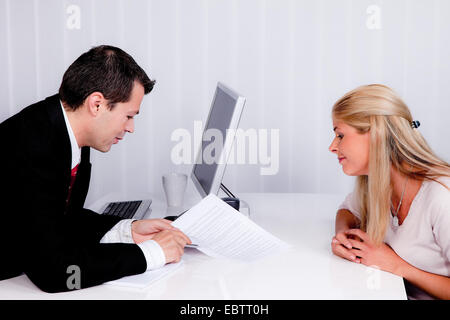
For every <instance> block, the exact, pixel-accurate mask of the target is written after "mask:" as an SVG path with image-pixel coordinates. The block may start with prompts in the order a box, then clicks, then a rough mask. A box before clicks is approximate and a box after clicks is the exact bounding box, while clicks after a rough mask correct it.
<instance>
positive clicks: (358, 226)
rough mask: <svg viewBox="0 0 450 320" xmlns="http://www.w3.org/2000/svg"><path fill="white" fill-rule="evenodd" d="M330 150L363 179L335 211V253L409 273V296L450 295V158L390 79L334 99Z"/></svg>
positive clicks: (406, 276)
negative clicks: (436, 149) (432, 143)
mask: <svg viewBox="0 0 450 320" xmlns="http://www.w3.org/2000/svg"><path fill="white" fill-rule="evenodd" d="M332 117H333V131H334V133H335V135H336V136H335V138H334V140H333V142H332V143H331V145H330V147H329V150H330V151H331V152H333V153H334V154H336V155H337V157H338V160H339V163H340V164H341V165H342V169H343V171H344V173H345V174H347V175H350V176H357V181H356V187H355V190H354V192H353V193H351V194H349V195H348V196H347V198H346V199H345V201H344V202H343V203H342V205H341V206H340V207H339V210H338V212H337V215H336V235H335V236H334V237H333V240H332V244H331V246H332V251H333V253H334V254H336V255H338V256H340V257H342V258H345V259H348V260H350V261H353V262H355V263H362V264H364V265H367V266H372V267H377V268H380V269H381V270H383V271H388V272H391V273H394V274H396V275H399V276H401V277H403V278H404V279H405V280H406V281H405V285H406V291H407V294H408V298H410V299H430V298H439V299H450V189H449V187H450V165H449V164H448V163H446V162H445V161H443V160H441V159H440V158H439V157H437V156H436V155H435V154H434V153H433V151H432V150H431V149H430V147H429V146H428V144H427V143H426V141H425V140H424V138H423V137H422V135H421V134H420V132H419V131H418V129H417V128H418V127H419V125H420V123H419V122H418V121H413V118H412V117H411V113H410V111H409V109H408V107H407V106H406V105H405V104H404V102H403V101H402V100H401V99H400V98H399V97H398V96H397V95H396V94H395V93H394V92H393V91H392V90H391V89H390V88H388V87H386V86H383V85H378V84H374V85H367V86H362V87H359V88H356V89H355V90H353V91H351V92H349V93H347V94H346V95H345V96H344V97H342V98H341V99H340V100H338V101H337V102H336V103H335V105H334V106H333V111H332Z"/></svg>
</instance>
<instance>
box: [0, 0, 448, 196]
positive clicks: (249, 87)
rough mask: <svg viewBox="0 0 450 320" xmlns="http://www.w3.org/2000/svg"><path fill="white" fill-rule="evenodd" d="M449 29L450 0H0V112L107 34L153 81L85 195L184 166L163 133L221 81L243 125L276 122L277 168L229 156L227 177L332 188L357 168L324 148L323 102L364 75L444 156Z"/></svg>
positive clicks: (326, 106) (145, 185) (153, 180)
mask: <svg viewBox="0 0 450 320" xmlns="http://www.w3.org/2000/svg"><path fill="white" fill-rule="evenodd" d="M374 5H375V7H373V6H374ZM74 6H75V7H74ZM74 8H75V11H74ZM77 10H79V12H78V11H77ZM448 39H450V1H448V0H434V1H428V0H427V1H425V0H390V1H366V0H353V1H351V0H340V1H336V0H322V1H312V0H309V1H300V0H265V1H264V0H239V1H238V0H227V1H225V0H221V1H218V0H152V1H144V0H140V1H139V0H127V1H124V0H123V1H120V0H96V1H86V0H85V1H82V0H73V1H61V0H40V1H37V0H34V1H33V0H9V1H8V0H0V70H1V72H0V98H1V106H0V120H4V119H6V118H7V117H9V116H11V115H12V114H14V113H16V112H17V111H19V110H21V109H22V108H23V107H25V106H27V105H29V104H31V103H33V102H35V101H37V100H40V99H42V98H45V97H46V96H48V95H51V94H54V93H55V92H56V91H57V89H58V87H59V84H60V81H61V78H62V75H63V73H64V71H65V69H66V68H67V67H68V66H69V64H70V63H71V62H72V61H73V60H74V59H75V58H76V57H78V56H79V55H80V54H81V53H83V52H85V51H86V50H88V49H89V48H90V47H92V46H94V45H98V44H112V45H116V46H119V47H121V48H123V49H124V50H125V51H127V52H129V53H130V54H131V55H132V56H133V57H134V58H135V59H136V61H137V62H138V63H139V64H141V66H142V67H143V68H144V69H145V70H146V71H147V72H148V74H149V75H150V77H151V78H154V79H156V80H157V85H156V87H155V89H154V91H153V92H152V93H151V94H150V95H148V96H146V97H145V98H144V102H143V104H142V109H141V114H140V115H139V116H138V117H137V118H136V132H135V133H134V134H132V135H127V136H126V138H125V140H124V141H122V142H121V143H119V145H116V146H113V148H112V151H111V152H109V153H107V154H100V153H99V152H93V153H92V162H93V166H94V168H93V176H92V185H91V190H90V194H89V198H88V202H90V201H92V200H93V199H95V198H97V197H99V196H102V195H104V194H106V193H108V192H111V191H119V192H124V193H125V192H129V193H133V192H137V191H146V192H153V193H157V194H160V193H162V188H161V175H162V174H163V173H166V172H169V171H183V172H189V171H190V169H191V166H190V165H178V166H177V165H175V164H173V163H172V161H171V157H170V153H171V150H172V148H173V147H174V145H175V144H176V143H175V142H174V141H171V139H170V137H171V134H172V132H174V130H176V129H178V128H185V129H187V130H189V131H193V127H194V121H195V120H202V121H205V118H206V116H207V113H208V110H209V106H210V100H211V98H212V95H213V90H214V87H215V85H216V82H217V81H223V82H225V83H226V84H228V85H229V86H231V87H233V88H235V89H236V90H237V91H239V92H240V93H242V94H243V95H245V96H246V97H247V104H246V107H245V110H244V114H243V117H242V120H241V127H242V128H243V129H245V130H247V129H251V128H254V129H267V130H270V129H279V134H280V145H279V148H280V154H279V170H278V173H277V174H275V175H261V174H260V167H261V166H260V165H258V164H246V165H236V164H235V165H229V166H228V168H227V172H226V175H225V178H224V180H225V183H226V184H227V186H228V187H229V188H231V189H232V190H233V191H235V192H311V193H318V192H321V193H337V192H339V193H341V192H346V191H348V190H350V189H351V186H352V183H353V179H352V178H349V177H346V176H345V175H344V174H343V173H342V171H341V169H340V166H339V164H338V163H337V161H336V159H335V157H334V156H333V155H332V154H331V153H329V152H328V150H327V148H328V145H329V143H330V142H331V139H332V127H331V119H330V110H331V106H332V105H333V103H334V102H335V101H336V100H337V99H338V98H339V97H341V96H342V95H343V94H344V93H345V92H347V91H348V90H350V89H353V88H354V87H356V86H359V85H362V84H368V83H383V84H386V85H389V86H391V87H392V88H393V89H395V90H396V91H397V92H398V93H399V94H400V95H401V96H402V97H403V99H404V100H405V101H406V103H407V104H408V105H409V107H410V108H411V110H412V112H413V115H414V117H415V118H416V119H418V120H420V122H421V123H422V126H421V127H420V131H421V132H422V133H423V134H424V136H425V137H426V139H427V140H428V142H429V143H430V144H431V146H432V147H433V148H434V150H435V151H436V152H437V153H438V154H439V155H440V156H442V157H443V158H444V159H446V160H447V161H449V160H450V148H449V144H448V138H449V137H450V126H449V125H448V121H449V118H450V107H449V101H450V90H449V89H448V85H449V84H450V59H449V57H450V44H449V41H448ZM11 134H14V133H13V132H12V133H11ZM2 138H3V139H5V137H2Z"/></svg>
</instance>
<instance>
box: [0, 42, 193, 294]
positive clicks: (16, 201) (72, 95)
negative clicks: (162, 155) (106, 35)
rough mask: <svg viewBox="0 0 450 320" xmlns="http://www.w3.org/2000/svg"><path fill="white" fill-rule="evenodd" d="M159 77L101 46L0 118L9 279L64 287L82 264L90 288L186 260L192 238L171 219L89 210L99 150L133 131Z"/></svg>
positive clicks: (4, 262)
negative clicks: (53, 85) (42, 93)
mask: <svg viewBox="0 0 450 320" xmlns="http://www.w3.org/2000/svg"><path fill="white" fill-rule="evenodd" d="M153 85H154V81H151V80H150V79H149V78H148V76H147V75H146V73H145V72H144V71H143V70H142V69H141V68H140V67H139V66H138V65H137V64H136V62H135V61H134V60H133V58H132V57H131V56H129V55H128V54H127V53H125V52H124V51H122V50H121V49H119V48H116V47H112V46H99V47H95V48H92V49H91V50H89V51H88V52H86V53H84V54H82V55H81V56H80V57H79V58H78V59H77V60H76V61H75V62H74V63H73V64H72V65H71V66H70V67H69V68H68V69H67V71H66V72H65V74H64V77H63V80H62V83H61V87H60V89H59V94H57V95H54V96H51V97H48V98H46V99H45V100H43V101H40V102H38V103H36V104H33V105H31V106H29V107H27V108H25V109H23V110H22V111H21V112H19V113H18V114H16V115H14V116H12V117H11V118H9V119H7V120H6V121H4V122H3V123H1V124H0V136H1V137H2V138H3V148H2V156H1V157H0V158H1V160H0V168H1V171H2V173H3V174H2V178H1V180H0V181H1V182H2V185H3V189H4V190H5V191H4V192H2V193H1V195H0V199H1V201H2V206H3V208H2V210H1V211H0V214H1V226H2V233H3V237H2V241H1V244H0V254H1V265H0V280H1V279H7V278H10V277H13V276H17V275H19V274H21V273H22V272H24V273H25V274H26V275H27V276H28V277H29V278H30V279H31V281H32V282H33V283H34V284H35V285H37V286H38V287H39V288H40V289H42V290H44V291H46V292H61V291H68V290H71V289H72V288H73V286H71V285H70V284H71V282H70V281H69V278H70V277H71V276H72V273H73V272H74V270H77V271H79V274H78V275H79V276H80V283H79V284H80V286H79V287H81V288H86V287H90V286H94V285H98V284H101V283H103V282H106V281H110V280H114V279H118V278H121V277H123V276H128V275H133V274H138V273H142V272H145V271H146V270H152V269H156V268H159V267H161V266H162V265H164V264H165V263H170V262H176V261H179V260H180V257H181V255H182V254H183V249H184V246H185V245H186V244H188V243H190V240H189V238H187V236H186V235H184V234H183V233H182V232H181V231H180V230H178V229H176V228H174V227H172V226H171V225H170V221H167V220H163V219H153V220H140V221H133V220H122V221H120V219H119V218H117V217H113V216H104V215H99V214H97V213H95V212H92V211H90V210H88V209H84V208H83V205H84V201H85V198H86V195H87V192H88V187H89V180H90V171H91V164H90V162H89V151H90V148H91V147H92V148H94V149H96V150H99V151H101V152H108V151H109V150H110V148H111V146H112V144H116V143H118V142H119V141H120V140H122V139H123V138H124V136H125V134H126V133H127V132H129V133H132V132H133V131H134V122H133V121H134V120H133V119H134V116H135V115H137V114H138V113H139V108H140V105H141V102H142V99H143V96H144V95H145V94H148V93H149V92H150V91H151V90H152V89H153ZM75 288H76V287H75Z"/></svg>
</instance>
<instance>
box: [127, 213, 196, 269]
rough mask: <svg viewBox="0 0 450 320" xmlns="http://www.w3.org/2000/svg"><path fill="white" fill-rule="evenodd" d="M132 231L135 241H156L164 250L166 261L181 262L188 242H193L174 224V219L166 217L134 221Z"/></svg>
mask: <svg viewBox="0 0 450 320" xmlns="http://www.w3.org/2000/svg"><path fill="white" fill-rule="evenodd" d="M131 233H132V235H133V240H134V242H135V243H141V242H144V241H147V240H154V241H156V242H157V243H158V244H159V246H160V247H161V249H162V250H163V251H164V255H165V257H166V263H171V262H179V261H180V259H181V256H182V255H183V253H184V247H185V246H186V244H192V242H191V240H190V239H189V238H188V237H187V236H186V235H185V234H184V233H183V232H181V230H179V229H177V228H175V227H173V226H172V221H169V220H166V219H148V220H137V221H133V223H132V224H131Z"/></svg>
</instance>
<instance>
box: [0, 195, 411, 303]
mask: <svg viewBox="0 0 450 320" xmlns="http://www.w3.org/2000/svg"><path fill="white" fill-rule="evenodd" d="M240 196H241V198H242V199H244V200H245V201H246V202H248V203H249V205H250V208H251V219H252V220H253V221H255V222H256V223H257V224H259V225H260V226H262V227H263V228H265V229H266V230H268V231H269V232H271V233H273V234H274V235H276V236H278V237H279V238H281V239H282V240H284V241H286V242H288V243H290V244H292V245H293V250H292V251H290V252H287V253H283V254H280V255H278V256H273V257H269V258H266V259H264V260H260V261H257V262H254V263H245V264H244V263H240V262H231V261H222V260H217V259H213V258H210V257H208V256H206V255H204V254H202V253H201V252H199V251H197V250H196V249H190V248H186V250H185V255H184V256H183V260H184V265H183V266H182V267H181V268H179V269H178V270H176V271H175V272H174V273H172V274H169V275H168V276H167V277H166V278H163V279H161V280H159V281H157V282H155V283H153V284H152V285H151V286H149V287H147V288H146V289H132V288H121V287H116V286H110V285H101V286H97V287H93V288H88V289H83V290H78V291H72V292H66V293H57V294H47V293H44V292H42V291H40V290H39V289H38V288H37V287H35V286H34V285H33V284H32V283H31V281H30V280H28V278H27V277H26V276H25V275H22V276H19V277H16V278H12V279H8V280H4V281H0V299H188V300H190V299H208V300H209V299H406V293H405V289H404V285H403V280H402V278H400V277H398V276H395V275H393V274H390V273H386V272H383V271H379V270H376V269H373V268H368V267H366V266H364V265H359V264H356V263H352V262H349V261H346V260H344V259H341V258H338V257H336V256H334V255H333V254H332V252H331V246H330V243H331V239H332V236H333V234H334V215H335V212H336V208H337V206H338V205H339V203H340V202H341V201H342V199H343V197H342V196H336V195H317V194H282V193H280V194H241V195H240ZM112 198H114V196H113V195H110V196H109V197H105V198H103V199H101V201H100V200H99V201H97V202H96V203H95V204H93V205H92V206H91V208H94V209H95V208H98V207H100V206H101V203H103V202H104V201H105V200H112ZM115 200H122V199H115ZM130 200H131V199H130ZM153 200H154V203H153V204H152V213H151V215H150V217H151V218H157V217H163V216H165V215H167V212H166V208H165V204H164V201H163V199H157V198H155V199H153Z"/></svg>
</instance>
